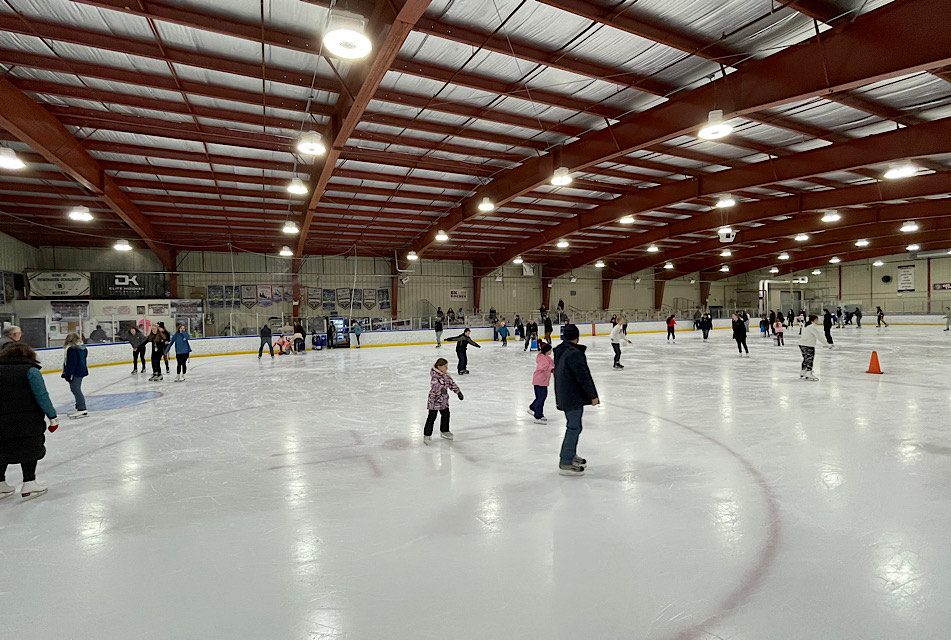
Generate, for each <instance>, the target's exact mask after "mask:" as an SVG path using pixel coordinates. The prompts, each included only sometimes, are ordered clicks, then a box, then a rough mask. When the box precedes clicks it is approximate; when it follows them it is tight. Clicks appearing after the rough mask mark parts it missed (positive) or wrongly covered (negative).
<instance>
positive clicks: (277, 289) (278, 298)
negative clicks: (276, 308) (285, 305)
mask: <svg viewBox="0 0 951 640" xmlns="http://www.w3.org/2000/svg"><path fill="white" fill-rule="evenodd" d="M271 302H273V303H274V304H280V303H282V302H284V286H283V285H279V284H276V285H273V286H271Z"/></svg>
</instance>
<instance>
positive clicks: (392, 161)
mask: <svg viewBox="0 0 951 640" xmlns="http://www.w3.org/2000/svg"><path fill="white" fill-rule="evenodd" d="M339 156H340V159H341V160H359V161H360V162H369V163H372V164H378V165H381V166H391V167H406V168H409V169H428V170H429V171H435V172H438V173H443V174H446V173H454V174H456V175H460V176H478V177H481V178H488V177H490V176H492V175H495V174H496V173H497V172H499V171H501V170H502V168H503V167H498V166H493V165H489V164H476V163H475V162H465V161H463V160H444V159H442V158H434V157H432V156H416V155H412V154H409V153H398V152H395V151H376V150H370V149H361V148H358V147H351V146H347V147H344V149H343V151H342V152H340V153H339Z"/></svg>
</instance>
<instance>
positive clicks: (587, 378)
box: [555, 324, 600, 475]
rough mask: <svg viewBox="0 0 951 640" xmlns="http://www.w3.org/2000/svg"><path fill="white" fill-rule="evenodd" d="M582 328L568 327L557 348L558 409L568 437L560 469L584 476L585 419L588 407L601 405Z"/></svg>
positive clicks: (563, 445)
mask: <svg viewBox="0 0 951 640" xmlns="http://www.w3.org/2000/svg"><path fill="white" fill-rule="evenodd" d="M580 335H581V334H580V332H579V331H578V327H576V326H575V325H573V324H568V325H565V327H564V329H563V330H562V339H563V342H562V343H561V344H560V345H558V346H557V347H555V406H556V407H558V409H559V410H561V411H563V412H564V413H565V419H566V422H567V424H566V429H565V437H564V439H563V440H562V442H561V454H560V456H559V461H558V470H559V473H561V474H562V475H581V474H582V473H584V468H585V467H584V466H585V464H587V460H585V459H584V458H579V457H578V439H579V438H580V437H581V428H582V427H581V418H582V415H583V414H584V408H585V407H586V406H588V405H591V406H597V405H598V404H600V400H599V399H598V389H597V387H595V386H594V379H593V378H592V377H591V370H590V369H589V368H588V358H587V357H586V356H585V353H584V352H585V349H586V347H585V346H584V345H580V344H578V338H579V337H580Z"/></svg>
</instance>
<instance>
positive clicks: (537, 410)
mask: <svg viewBox="0 0 951 640" xmlns="http://www.w3.org/2000/svg"><path fill="white" fill-rule="evenodd" d="M534 386H535V402H533V403H532V404H530V405H529V406H528V408H529V409H530V410H531V411H532V413H534V414H535V418H536V419H537V418H541V417H542V416H544V415H545V400H547V399H548V387H543V386H541V385H537V384H536V385H534Z"/></svg>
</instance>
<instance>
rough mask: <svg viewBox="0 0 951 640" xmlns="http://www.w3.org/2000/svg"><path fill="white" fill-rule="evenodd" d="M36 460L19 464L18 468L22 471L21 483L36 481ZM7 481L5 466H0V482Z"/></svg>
mask: <svg viewBox="0 0 951 640" xmlns="http://www.w3.org/2000/svg"><path fill="white" fill-rule="evenodd" d="M36 463H37V461H36V460H33V461H31V462H21V463H20V468H21V469H23V482H33V481H34V480H36ZM6 479H7V465H5V464H0V482H5V481H6Z"/></svg>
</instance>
